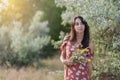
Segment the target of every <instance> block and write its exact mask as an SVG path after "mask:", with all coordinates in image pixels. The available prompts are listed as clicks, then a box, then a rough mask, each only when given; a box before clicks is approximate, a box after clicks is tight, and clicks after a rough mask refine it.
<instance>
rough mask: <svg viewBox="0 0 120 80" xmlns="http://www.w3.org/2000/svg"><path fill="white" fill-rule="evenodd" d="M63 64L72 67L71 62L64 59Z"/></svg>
mask: <svg viewBox="0 0 120 80" xmlns="http://www.w3.org/2000/svg"><path fill="white" fill-rule="evenodd" d="M63 63H64V64H65V65H68V66H71V65H73V61H71V60H70V59H65V60H64V61H63Z"/></svg>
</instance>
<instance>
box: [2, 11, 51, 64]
mask: <svg viewBox="0 0 120 80" xmlns="http://www.w3.org/2000/svg"><path fill="white" fill-rule="evenodd" d="M42 15H43V13H42V12H41V11H37V12H36V14H35V16H34V17H33V20H32V21H31V25H30V26H27V27H26V26H25V27H26V28H24V27H23V25H22V23H21V22H18V21H14V22H12V23H11V24H10V25H9V26H10V27H11V29H10V27H1V29H0V30H2V31H3V32H1V34H0V35H1V36H3V38H2V37H1V39H0V40H2V44H3V43H4V44H3V45H4V46H5V48H6V47H7V50H6V51H7V52H6V51H5V50H3V53H2V54H1V58H2V60H4V61H5V60H9V61H10V62H11V63H16V62H17V63H18V64H25V65H26V64H29V63H32V62H34V61H36V60H38V59H39V54H40V51H41V49H42V48H43V46H45V45H47V44H48V42H49V40H50V36H48V32H49V28H48V27H47V25H48V21H42V22H41V16H42ZM9 29H10V30H9ZM5 33H6V34H5ZM6 42H8V43H6ZM4 46H2V47H4ZM1 49H2V48H1ZM9 53H10V54H9ZM4 54H6V55H5V56H4ZM8 56H9V57H8ZM6 57H7V58H6Z"/></svg>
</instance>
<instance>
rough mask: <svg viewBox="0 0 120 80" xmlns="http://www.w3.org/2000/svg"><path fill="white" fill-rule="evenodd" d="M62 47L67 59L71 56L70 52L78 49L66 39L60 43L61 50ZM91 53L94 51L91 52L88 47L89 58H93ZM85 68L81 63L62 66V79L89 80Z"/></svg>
mask: <svg viewBox="0 0 120 80" xmlns="http://www.w3.org/2000/svg"><path fill="white" fill-rule="evenodd" d="M63 48H65V49H66V52H65V53H64V54H66V59H69V58H70V57H71V56H72V53H73V52H74V51H75V50H77V49H78V47H76V46H75V45H73V44H71V43H70V41H67V40H66V41H64V42H63V44H62V45H61V50H63ZM93 54H94V53H91V51H90V48H89V53H88V57H89V58H90V59H92V58H93ZM87 70H88V69H87V65H86V64H81V63H73V65H72V66H69V67H66V66H64V80H90V77H89V75H88V72H87Z"/></svg>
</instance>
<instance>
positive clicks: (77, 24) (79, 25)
mask: <svg viewBox="0 0 120 80" xmlns="http://www.w3.org/2000/svg"><path fill="white" fill-rule="evenodd" d="M74 28H75V31H76V32H77V33H83V32H84V29H85V25H84V24H83V23H82V22H81V20H80V19H79V18H77V19H76V20H75V25H74Z"/></svg>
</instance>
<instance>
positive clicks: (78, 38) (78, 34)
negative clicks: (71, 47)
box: [76, 33, 84, 43]
mask: <svg viewBox="0 0 120 80" xmlns="http://www.w3.org/2000/svg"><path fill="white" fill-rule="evenodd" d="M83 36H84V34H83V33H77V36H76V39H77V42H79V43H81V42H82V40H83Z"/></svg>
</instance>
